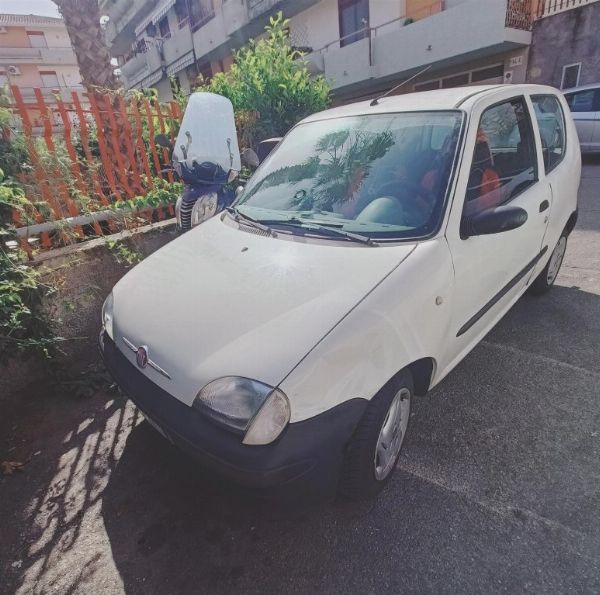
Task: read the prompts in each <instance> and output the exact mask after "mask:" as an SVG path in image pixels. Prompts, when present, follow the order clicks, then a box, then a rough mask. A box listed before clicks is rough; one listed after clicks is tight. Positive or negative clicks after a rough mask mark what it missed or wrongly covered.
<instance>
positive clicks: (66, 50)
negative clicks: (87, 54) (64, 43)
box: [40, 46, 77, 65]
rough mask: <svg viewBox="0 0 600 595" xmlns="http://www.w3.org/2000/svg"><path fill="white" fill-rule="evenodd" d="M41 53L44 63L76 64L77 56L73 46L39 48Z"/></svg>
mask: <svg viewBox="0 0 600 595" xmlns="http://www.w3.org/2000/svg"><path fill="white" fill-rule="evenodd" d="M40 52H41V54H42V62H43V63H44V64H52V65H61V64H64V65H76V64H77V58H76V57H75V52H74V51H73V48H71V47H70V46H69V47H60V48H40Z"/></svg>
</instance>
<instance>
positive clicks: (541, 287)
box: [529, 234, 567, 295]
mask: <svg viewBox="0 0 600 595" xmlns="http://www.w3.org/2000/svg"><path fill="white" fill-rule="evenodd" d="M566 250H567V236H566V234H563V235H561V236H560V238H559V240H558V242H557V243H556V246H555V247H554V250H553V251H552V255H551V256H550V260H548V264H546V266H545V267H544V268H543V270H542V272H541V273H540V274H539V275H538V276H537V277H536V279H535V281H534V282H533V283H532V284H531V287H530V288H529V291H530V292H531V293H532V294H533V295H544V294H545V293H546V292H548V291H550V288H551V287H552V286H553V285H554V282H555V281H556V277H558V272H559V271H560V267H561V265H562V262H563V259H564V257H565V252H566Z"/></svg>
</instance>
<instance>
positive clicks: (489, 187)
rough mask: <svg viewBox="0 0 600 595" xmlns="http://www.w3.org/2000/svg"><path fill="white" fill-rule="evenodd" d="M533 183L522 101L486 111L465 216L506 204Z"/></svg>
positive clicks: (529, 127)
mask: <svg viewBox="0 0 600 595" xmlns="http://www.w3.org/2000/svg"><path fill="white" fill-rule="evenodd" d="M536 181H537V157H536V151H535V142H534V136H533V128H532V125H531V120H530V118H529V113H528V111H527V107H526V105H525V101H524V99H523V98H522V97H520V98H517V99H512V100H510V101H506V102H504V103H500V104H498V105H494V106H492V107H490V108H488V109H487V110H486V111H485V112H484V113H483V115H482V116H481V121H480V122H479V128H478V130H477V141H476V144H475V152H474V154H473V162H472V165H471V172H470V174H469V185H468V187H467V196H466V200H465V206H464V214H465V215H467V216H472V215H476V214H477V213H480V212H481V211H485V210H486V209H493V208H494V207H497V206H499V205H502V204H505V203H507V202H509V201H511V200H512V199H513V198H515V197H516V196H517V195H518V194H520V193H521V192H522V191H523V190H525V189H526V188H528V187H529V186H531V184H533V183H535V182H536Z"/></svg>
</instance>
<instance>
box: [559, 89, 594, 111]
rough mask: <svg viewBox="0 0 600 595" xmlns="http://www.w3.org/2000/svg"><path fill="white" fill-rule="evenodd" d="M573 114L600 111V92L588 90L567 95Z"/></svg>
mask: <svg viewBox="0 0 600 595" xmlns="http://www.w3.org/2000/svg"><path fill="white" fill-rule="evenodd" d="M565 98H566V99H567V103H568V104H569V108H570V109H571V111H572V112H593V111H596V110H598V109H600V90H598V89H588V90H586V91H577V92H576V93H567V94H566V95H565Z"/></svg>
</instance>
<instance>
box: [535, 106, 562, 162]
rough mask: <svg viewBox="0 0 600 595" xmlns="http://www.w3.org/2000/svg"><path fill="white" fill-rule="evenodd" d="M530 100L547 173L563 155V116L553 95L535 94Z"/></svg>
mask: <svg viewBox="0 0 600 595" xmlns="http://www.w3.org/2000/svg"><path fill="white" fill-rule="evenodd" d="M531 101H532V102H533V107H534V109H535V117H536V119H537V123H538V126H539V129H540V136H541V138H542V151H543V155H544V167H545V168H546V173H548V172H549V171H552V170H553V169H554V168H555V167H556V166H557V165H558V164H559V163H560V162H561V161H562V160H563V157H564V155H565V149H566V137H565V118H564V114H563V111H562V107H561V106H560V102H559V101H558V99H557V98H556V97H554V96H553V95H535V96H533V97H532V98H531Z"/></svg>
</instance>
